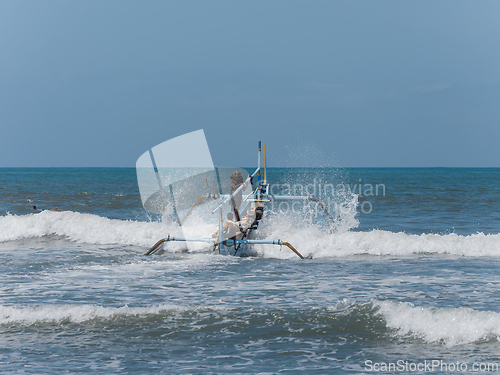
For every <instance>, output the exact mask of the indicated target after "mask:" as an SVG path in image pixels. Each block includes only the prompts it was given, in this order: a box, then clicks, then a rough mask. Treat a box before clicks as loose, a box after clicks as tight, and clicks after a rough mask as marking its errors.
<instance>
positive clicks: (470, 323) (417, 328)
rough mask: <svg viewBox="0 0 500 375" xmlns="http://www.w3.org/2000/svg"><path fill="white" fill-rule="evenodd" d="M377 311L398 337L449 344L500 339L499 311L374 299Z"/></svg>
mask: <svg viewBox="0 0 500 375" xmlns="http://www.w3.org/2000/svg"><path fill="white" fill-rule="evenodd" d="M374 306H375V307H376V309H377V310H378V311H377V314H380V315H382V316H383V318H384V320H385V321H386V326H387V328H389V329H393V330H395V333H396V334H397V335H398V336H403V337H407V336H410V337H414V338H418V339H422V340H424V341H425V342H428V343H442V344H445V345H447V346H455V345H461V344H468V343H473V342H484V341H488V340H492V339H494V340H497V341H500V313H497V312H493V311H477V310H473V309H470V308H464V307H460V308H436V307H416V306H413V305H412V304H410V303H403V302H392V301H383V302H375V303H374Z"/></svg>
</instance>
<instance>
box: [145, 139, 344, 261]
mask: <svg viewBox="0 0 500 375" xmlns="http://www.w3.org/2000/svg"><path fill="white" fill-rule="evenodd" d="M198 132H199V131H198ZM201 132H202V131H201ZM193 133H196V132H193ZM193 133H190V134H193ZM202 135H203V138H204V134H203V133H202ZM193 136H194V135H193ZM205 142H206V141H205ZM261 145H262V143H261V142H260V141H259V145H258V160H257V168H256V169H255V171H254V172H253V173H252V174H251V175H248V177H247V178H246V179H245V180H243V178H242V176H241V172H240V171H241V170H235V171H234V172H233V174H232V175H231V185H232V186H231V193H230V194H221V193H219V192H218V191H216V192H215V193H212V192H207V193H205V194H203V195H201V196H198V198H197V199H195V196H193V195H192V194H191V199H187V200H186V201H191V202H193V201H194V203H192V205H191V207H190V208H189V209H188V210H187V211H186V209H187V206H186V202H184V212H185V214H184V216H183V218H182V220H179V213H180V211H182V209H181V210H176V209H175V206H176V203H177V205H179V201H180V199H175V194H174V192H173V188H172V185H171V184H170V185H169V189H164V188H162V183H161V178H160V172H159V169H158V168H157V166H156V165H153V169H154V171H155V173H156V175H157V180H158V184H159V185H160V191H158V192H156V193H154V194H150V195H149V197H146V198H144V197H143V204H144V207H145V208H146V209H148V208H150V207H151V206H152V203H151V201H154V200H156V201H158V200H159V197H162V199H163V200H165V199H167V200H168V199H170V203H171V204H172V203H173V206H174V210H173V212H174V213H175V217H176V218H177V219H176V220H177V221H178V223H179V224H180V225H181V226H182V225H183V223H184V222H185V221H186V220H187V219H188V217H189V216H190V215H191V214H192V213H193V212H194V211H195V210H196V209H197V208H199V207H201V206H202V205H203V204H207V203H210V202H212V204H209V206H210V210H209V212H210V214H211V215H213V216H215V215H217V217H218V219H217V222H218V229H217V231H216V232H215V233H214V234H213V235H212V237H211V238H186V237H182V236H171V235H168V236H167V237H165V238H162V239H160V240H159V241H158V242H157V243H156V244H155V245H154V246H153V247H151V248H150V249H149V250H148V251H147V252H146V253H145V255H153V254H158V253H161V252H162V251H163V247H164V246H165V244H166V243H168V242H185V243H190V242H199V243H207V244H210V245H211V247H212V251H213V252H214V253H218V254H222V255H232V256H239V257H245V256H254V255H257V253H256V252H255V251H253V249H252V247H253V246H254V245H278V246H285V247H287V248H289V249H290V250H291V251H293V252H294V253H295V254H297V256H298V257H300V258H301V259H304V256H303V255H302V254H301V253H300V252H299V251H297V249H295V248H294V247H293V246H292V245H291V244H290V243H289V242H286V241H282V240H281V239H276V240H267V239H258V238H257V237H258V236H257V229H258V227H259V223H260V221H261V220H262V218H263V216H264V213H265V210H266V205H267V204H268V203H269V202H271V201H273V200H309V201H312V202H315V203H317V204H318V205H319V207H321V208H322V209H323V211H324V212H325V213H326V215H327V216H328V217H329V218H330V219H331V220H332V221H335V219H334V218H333V217H332V216H331V215H330V214H329V212H328V211H327V210H326V208H325V206H324V205H323V204H322V203H321V202H320V201H319V200H318V199H317V198H314V197H309V196H278V195H273V194H269V183H268V180H267V162H266V151H265V147H266V146H265V143H264V147H263V149H262V147H261ZM262 151H263V161H264V168H263V176H262V173H261V171H262V168H261V153H262ZM146 154H147V153H145V154H143V156H144V155H146ZM148 155H149V156H150V157H151V158H152V159H153V164H154V158H153V153H152V152H151V151H150V152H149V154H148ZM140 160H141V159H139V161H140ZM148 160H149V159H148ZM139 161H138V164H137V165H138V179H139V166H140V164H141V163H139ZM143 164H144V163H143ZM214 170H215V168H214ZM199 172H200V171H199ZM212 172H213V171H211V170H210V168H209V170H205V171H201V173H198V174H197V175H196V177H190V178H187V179H185V181H184V182H183V186H184V187H185V186H192V185H193V183H192V182H193V181H190V179H191V180H192V179H193V178H194V179H196V180H197V181H198V185H199V181H201V180H203V179H204V180H205V181H204V182H205V183H206V188H210V186H209V185H210V184H209V182H208V178H207V176H208V175H207V173H212ZM216 172H217V173H216V175H217V180H218V185H219V188H220V191H221V192H222V190H223V189H222V188H221V176H220V175H222V174H224V173H223V170H221V169H220V168H219V169H217V170H216ZM226 175H227V173H226ZM139 180H140V179H139ZM255 180H256V181H255ZM186 181H188V182H186ZM189 181H190V182H189ZM139 185H140V186H141V183H139ZM254 185H255V188H254ZM141 190H143V189H141ZM179 190H180V191H186V190H187V189H185V188H184V189H179ZM249 190H250V192H249V193H246V192H248V191H249ZM243 193H246V194H245V196H243ZM141 194H142V191H141ZM174 200H175V202H174ZM161 206H162V207H165V206H166V204H162V205H161ZM181 206H182V205H181ZM181 208H182V207H181ZM205 211H207V210H206V209H205ZM228 211H229V212H228ZM223 212H226V213H227V215H226V217H224V215H223ZM213 216H212V217H213ZM234 219H235V220H234Z"/></svg>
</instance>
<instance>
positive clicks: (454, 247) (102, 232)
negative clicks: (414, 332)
mask: <svg viewBox="0 0 500 375" xmlns="http://www.w3.org/2000/svg"><path fill="white" fill-rule="evenodd" d="M0 228H2V230H1V232H0V242H8V241H15V240H19V239H24V238H40V237H44V236H49V235H57V236H62V237H64V238H66V239H68V240H70V241H73V242H77V243H87V244H98V245H107V244H111V245H114V244H115V245H119V246H128V245H131V246H138V247H144V248H149V247H151V246H152V245H153V244H154V243H155V242H156V241H158V240H159V239H160V238H162V237H166V236H167V235H168V234H170V235H178V232H179V227H178V226H177V225H175V224H173V223H168V222H140V221H124V220H116V219H108V218H105V217H101V216H98V215H93V214H81V213H77V212H72V211H63V212H55V211H43V212H41V213H38V214H29V215H10V214H9V215H6V216H1V217H0ZM183 231H184V235H185V236H186V237H187V236H192V237H210V235H211V233H212V232H213V231H214V228H212V227H211V226H209V225H206V224H203V223H194V225H193V226H191V227H183ZM257 233H258V234H259V238H265V239H281V240H283V241H287V242H290V243H291V244H292V245H293V246H294V247H295V248H297V249H298V250H299V251H300V252H301V253H302V254H303V255H311V256H312V257H313V258H329V257H345V256H351V255H362V254H365V255H374V256H383V255H389V256H408V255H411V254H450V255H457V256H469V257H483V256H488V257H499V256H500V234H483V233H477V234H472V235H457V234H443V235H440V234H420V235H415V234H406V233H404V232H399V233H394V232H390V231H384V230H372V231H369V232H354V231H348V230H337V231H333V232H331V231H330V230H329V229H328V228H325V227H324V226H321V225H315V224H308V223H307V222H304V221H300V220H299V219H298V218H296V217H295V218H294V217H289V216H286V215H269V216H266V217H265V218H264V219H263V220H262V222H261V224H260V226H259V231H258V232H257ZM176 245H178V246H176ZM179 246H182V245H181V244H169V248H168V251H177V250H178V249H179ZM208 249H209V246H207V245H206V244H200V246H199V248H195V250H199V251H205V250H207V251H208ZM190 250H191V247H190ZM257 251H258V252H259V253H260V255H262V256H264V257H276V258H295V257H296V256H295V254H293V253H292V252H289V251H280V248H279V247H277V246H266V245H261V246H258V247H257Z"/></svg>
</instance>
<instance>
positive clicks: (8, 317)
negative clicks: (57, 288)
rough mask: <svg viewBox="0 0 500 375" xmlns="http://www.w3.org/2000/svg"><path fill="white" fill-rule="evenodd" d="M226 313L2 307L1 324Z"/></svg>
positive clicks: (156, 308)
mask: <svg viewBox="0 0 500 375" xmlns="http://www.w3.org/2000/svg"><path fill="white" fill-rule="evenodd" d="M202 310H203V311H205V310H214V311H219V310H224V308H223V307H217V306H213V307H211V306H203V307H200V306H180V305H168V304H162V305H156V306H148V307H129V306H122V307H103V306H95V305H43V306H28V307H10V306H0V324H23V325H32V324H37V323H43V322H45V323H60V322H65V321H67V322H71V323H83V322H86V321H89V320H92V319H114V318H118V317H134V316H141V317H142V316H146V315H159V314H165V313H169V312H171V313H182V312H186V311H202Z"/></svg>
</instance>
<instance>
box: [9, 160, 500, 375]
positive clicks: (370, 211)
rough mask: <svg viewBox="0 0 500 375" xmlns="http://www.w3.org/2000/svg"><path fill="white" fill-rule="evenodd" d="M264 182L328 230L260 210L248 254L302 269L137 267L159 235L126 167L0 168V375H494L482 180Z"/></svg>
mask: <svg viewBox="0 0 500 375" xmlns="http://www.w3.org/2000/svg"><path fill="white" fill-rule="evenodd" d="M249 171H251V170H250V169H249ZM268 179H269V181H270V183H271V189H272V190H273V191H272V192H273V193H275V194H288V195H290V194H295V195H298V194H307V195H309V194H312V195H315V196H317V197H320V198H321V199H322V200H323V201H324V202H325V205H326V207H327V208H328V209H329V211H330V213H331V214H332V215H333V216H334V217H335V218H336V219H337V220H336V222H335V223H334V224H332V223H331V222H330V221H329V219H328V218H327V217H326V215H325V214H324V213H323V212H322V211H321V210H319V209H318V208H317V207H314V206H304V205H303V204H302V203H300V204H299V203H297V204H295V205H293V204H292V202H288V205H285V204H279V203H274V204H272V205H271V204H270V205H269V207H268V208H269V209H268V210H267V211H266V215H265V217H264V219H263V220H262V222H261V225H260V226H259V235H260V236H261V238H266V239H278V238H279V239H282V240H284V241H288V242H290V243H292V244H293V245H294V246H295V247H296V248H297V249H298V250H299V251H300V252H301V253H303V254H304V255H308V256H309V258H310V259H305V260H301V259H299V258H298V257H297V256H296V255H295V254H294V253H292V252H291V251H289V250H287V249H286V248H283V249H280V247H279V246H274V247H269V246H260V247H258V248H257V251H258V254H259V256H258V257H251V258H234V257H229V256H221V255H215V254H212V251H211V248H210V246H209V247H206V246H204V245H200V246H199V247H195V248H194V249H193V248H191V247H190V249H189V250H187V249H186V248H185V247H183V246H182V245H181V244H175V245H176V246H170V245H169V246H167V248H166V249H165V253H164V254H162V255H156V256H152V257H145V256H143V255H142V254H143V253H144V252H145V251H147V249H148V248H149V247H150V246H152V245H153V244H154V243H155V242H156V241H157V240H159V239H160V238H162V237H165V236H166V235H168V234H169V233H170V232H171V231H174V230H175V223H173V222H171V221H169V220H168V219H162V217H161V216H160V215H153V214H148V213H146V212H145V211H144V209H143V207H142V203H141V199H140V196H139V190H138V186H137V179H136V174H135V170H134V169H133V168H130V169H127V168H102V169H101V168H88V169H87V168H81V169H80V168H77V169H73V168H62V169H59V168H56V169H52V168H47V169H45V168H35V169H30V168H20V169H17V168H13V169H11V168H4V169H0V279H1V283H0V372H1V373H5V374H10V373H12V374H14V373H16V374H18V373H25V374H46V373H73V372H83V373H85V372H97V373H110V374H114V373H164V374H170V373H186V374H188V373H189V374H191V373H214V374H220V373H231V374H233V373H262V374H275V373H290V374H303V373H311V374H336V373H352V374H356V373H373V372H382V373H407V372H412V373H424V372H434V373H463V372H490V373H499V371H498V369H497V368H496V367H495V366H496V365H497V364H498V365H499V366H500V357H499V355H498V353H499V349H500V343H499V341H500V276H499V272H498V267H499V266H500V235H499V233H500V169H475V168H464V169H461V168H451V169H449V168H409V169H407V168H368V169H361V168H345V169H330V168H300V169H279V168H270V169H268ZM33 206H37V208H39V209H41V210H36V211H35V210H34V209H33V208H32V207H33ZM52 209H54V210H52ZM191 230H193V231H196V230H199V231H200V232H203V233H201V235H207V234H209V233H210V232H211V231H213V230H214V229H213V228H211V227H209V226H207V225H206V226H203V225H199V226H198V228H192V229H191ZM172 245H173V244H172Z"/></svg>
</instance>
